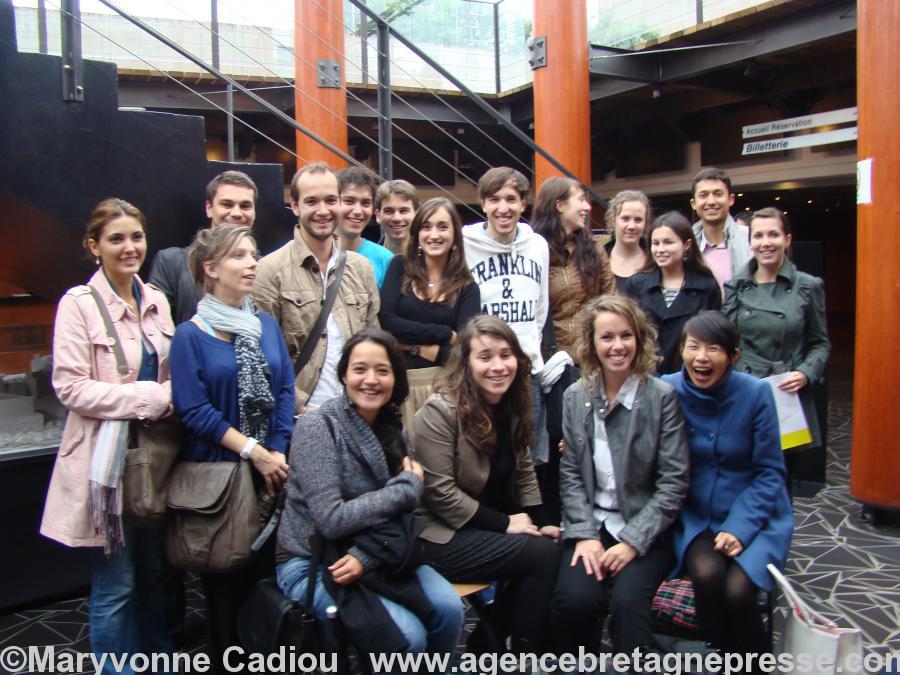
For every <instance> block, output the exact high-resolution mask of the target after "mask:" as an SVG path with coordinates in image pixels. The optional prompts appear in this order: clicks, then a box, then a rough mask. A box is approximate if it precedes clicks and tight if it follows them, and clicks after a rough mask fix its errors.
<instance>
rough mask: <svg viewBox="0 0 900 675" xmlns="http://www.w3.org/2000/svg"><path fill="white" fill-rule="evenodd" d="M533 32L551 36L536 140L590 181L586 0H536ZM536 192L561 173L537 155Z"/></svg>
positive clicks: (537, 84)
mask: <svg viewBox="0 0 900 675" xmlns="http://www.w3.org/2000/svg"><path fill="white" fill-rule="evenodd" d="M534 35H535V36H542V35H545V36H546V37H547V41H546V45H547V65H546V66H543V67H541V68H537V69H535V71H534V140H535V143H537V144H538V145H539V146H541V147H542V148H544V149H545V150H547V152H549V153H550V154H551V155H552V156H553V157H555V158H556V159H557V160H558V161H559V162H560V163H562V164H563V166H565V167H566V168H567V169H569V171H571V172H572V173H573V174H575V176H577V177H578V179H579V180H580V181H581V182H582V183H584V184H585V185H590V184H591V117H590V48H589V45H588V29H587V6H586V3H585V1H584V0H552V1H548V0H534ZM534 167H535V175H534V182H535V190H537V189H539V188H540V186H541V183H543V182H544V181H545V180H546V179H547V178H550V177H551V176H559V175H562V174H561V172H560V171H559V169H557V168H556V167H555V166H553V165H552V164H550V163H549V162H548V161H547V160H546V159H544V158H543V157H542V156H541V155H539V154H535V159H534Z"/></svg>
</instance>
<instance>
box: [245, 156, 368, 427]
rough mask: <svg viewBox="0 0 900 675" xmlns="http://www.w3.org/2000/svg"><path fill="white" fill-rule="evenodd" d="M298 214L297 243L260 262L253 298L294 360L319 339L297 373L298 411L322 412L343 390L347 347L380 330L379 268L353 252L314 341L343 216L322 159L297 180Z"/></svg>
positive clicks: (334, 180)
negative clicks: (340, 368)
mask: <svg viewBox="0 0 900 675" xmlns="http://www.w3.org/2000/svg"><path fill="white" fill-rule="evenodd" d="M291 210H293V212H294V215H296V216H297V221H298V222H297V225H296V227H295V228H294V238H293V240H292V241H289V242H288V243H287V244H285V245H284V246H282V247H281V248H279V249H278V250H277V251H274V252H273V253H270V254H269V255H267V256H266V257H265V258H263V259H262V260H260V262H259V267H258V268H257V270H256V284H255V285H254V287H253V299H254V300H255V301H256V303H257V305H258V306H259V308H260V309H261V310H262V311H264V312H269V313H270V314H272V315H273V316H274V317H275V318H276V319H277V320H278V323H279V324H280V325H281V332H282V334H283V335H284V339H285V342H286V343H287V347H288V352H289V353H290V355H291V358H293V359H296V358H297V355H298V354H299V353H300V351H301V350H302V349H303V345H304V343H305V342H306V340H307V339H308V338H309V339H313V340H317V341H318V344H316V347H315V349H314V350H313V353H312V356H311V357H310V359H309V361H308V362H307V364H306V365H305V366H304V367H303V369H302V370H301V371H300V374H299V375H298V376H297V381H296V384H295V390H296V394H297V412H298V413H299V412H302V411H303V410H304V409H306V408H316V407H318V406H320V405H321V404H322V403H324V402H325V401H327V400H328V399H330V398H332V397H334V396H336V395H338V394H339V393H340V392H341V383H340V382H338V379H337V372H336V369H337V363H338V360H339V359H340V356H341V349H342V348H343V346H344V342H345V341H346V340H348V339H349V338H350V337H351V336H352V335H354V334H355V333H357V332H359V331H360V330H362V329H363V328H366V327H368V326H378V309H379V305H380V299H379V295H378V286H377V284H376V283H375V275H374V273H373V272H372V266H371V265H370V264H369V261H368V260H366V259H365V258H364V257H363V256H361V255H359V254H358V253H354V252H353V251H348V252H347V264H346V268H345V269H344V275H343V278H342V279H341V285H340V287H339V288H338V293H337V297H336V298H335V301H334V306H333V307H332V310H331V314H330V315H329V317H328V321H327V322H326V324H325V330H324V331H323V332H322V334H321V335H314V336H310V334H309V333H310V331H311V330H312V328H313V325H314V324H315V322H316V318H317V317H318V316H319V312H320V311H321V308H322V303H323V301H324V298H325V293H326V291H327V288H328V286H329V284H330V283H331V281H332V280H333V279H334V277H335V268H336V266H337V262H338V253H339V246H338V239H337V237H336V236H335V234H334V232H335V229H336V228H337V226H338V222H339V218H340V199H339V197H338V182H337V178H336V177H335V175H334V172H333V171H332V170H331V169H330V168H329V167H328V165H326V164H323V163H321V162H316V163H313V164H307V165H306V166H305V167H303V168H302V169H300V170H299V171H298V172H297V173H296V174H295V175H294V178H293V180H291Z"/></svg>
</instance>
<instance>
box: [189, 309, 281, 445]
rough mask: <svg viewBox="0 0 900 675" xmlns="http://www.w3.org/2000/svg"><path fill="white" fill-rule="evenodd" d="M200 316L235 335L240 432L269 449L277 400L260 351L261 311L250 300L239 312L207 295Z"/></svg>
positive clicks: (198, 310)
mask: <svg viewBox="0 0 900 675" xmlns="http://www.w3.org/2000/svg"><path fill="white" fill-rule="evenodd" d="M197 314H198V315H199V316H200V318H201V319H203V320H204V321H206V322H207V323H208V324H209V325H210V326H212V327H213V328H215V329H216V330H219V331H222V332H224V333H233V334H234V356H235V360H236V361H237V381H238V383H237V387H238V403H239V408H240V413H241V418H240V432H241V433H242V434H244V435H245V436H248V437H252V438H255V439H256V440H257V441H258V442H259V444H260V445H262V446H265V444H266V440H267V436H268V435H269V416H270V415H271V413H272V410H274V409H275V397H274V396H272V387H271V379H272V378H271V373H270V371H269V363H268V361H266V357H265V355H264V354H263V352H262V349H260V347H259V338H260V337H261V336H262V324H261V323H260V320H259V310H257V309H256V305H255V304H254V303H253V300H251V299H250V297H249V296H247V297H245V298H244V303H243V305H242V306H241V308H240V309H237V308H236V307H231V306H230V305H226V304H225V303H224V302H222V301H221V300H219V299H217V298H216V297H214V296H213V295H211V294H209V293H207V294H206V295H204V296H203V298H202V299H201V300H200V302H199V303H197Z"/></svg>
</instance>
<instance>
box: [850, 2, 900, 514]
mask: <svg viewBox="0 0 900 675" xmlns="http://www.w3.org/2000/svg"><path fill="white" fill-rule="evenodd" d="M891 26H893V28H891ZM898 31H900V3H898V2H885V1H884V0H858V2H857V39H856V45H857V47H856V49H857V105H858V106H859V140H858V141H857V152H858V154H859V159H860V160H867V159H871V160H872V171H871V197H872V199H871V203H870V204H865V203H860V204H859V205H858V206H857V223H858V224H857V249H858V252H857V265H856V269H857V273H856V353H855V359H854V360H855V370H854V375H853V380H854V384H853V453H852V459H851V464H850V492H851V494H852V495H853V496H854V497H855V498H856V499H858V500H860V501H862V502H863V503H866V504H870V505H874V506H881V507H888V508H900V191H898V189H897V177H898V176H900V115H898V108H897V101H898V100H900V86H898V83H897V69H896V67H891V66H889V64H891V63H893V64H895V66H896V64H897V63H898V62H900V42H898V41H897V34H898Z"/></svg>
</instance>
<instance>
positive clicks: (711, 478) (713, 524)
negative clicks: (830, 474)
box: [662, 311, 794, 654]
mask: <svg viewBox="0 0 900 675" xmlns="http://www.w3.org/2000/svg"><path fill="white" fill-rule="evenodd" d="M739 353H740V350H739V349H738V335H737V330H736V329H735V327H734V324H732V323H731V322H730V321H729V320H728V319H726V318H725V317H724V316H722V314H721V313H719V312H716V311H709V312H702V313H700V314H698V315H697V316H695V317H694V318H692V319H690V320H689V321H688V322H687V323H686V324H685V327H684V337H683V339H682V348H681V355H682V358H683V359H684V367H683V368H682V370H681V372H679V373H674V374H672V375H665V376H663V378H662V379H663V380H665V381H666V382H668V383H669V384H671V385H672V386H673V387H674V388H675V391H676V392H677V393H678V398H679V401H680V402H681V408H682V411H683V413H684V417H685V420H686V421H687V425H688V444H689V446H690V452H691V455H690V457H691V474H690V483H689V488H688V496H687V501H686V502H685V503H684V506H683V507H682V509H681V512H680V513H679V515H678V524H677V528H676V531H675V555H676V557H677V560H678V562H677V567H676V570H684V571H685V572H687V574H688V576H689V577H690V578H691V581H692V582H693V585H694V596H695V599H696V604H697V619H698V621H699V623H700V630H701V632H702V633H703V636H704V637H705V639H706V640H708V641H709V642H711V643H712V644H713V646H715V647H717V648H719V649H722V650H724V651H726V652H739V653H742V654H743V653H763V652H767V651H769V648H770V646H769V642H768V638H767V636H766V632H765V629H764V627H763V623H762V619H761V617H760V614H759V609H758V608H757V606H756V596H757V591H758V589H760V588H763V589H766V590H771V589H772V578H771V576H770V575H769V573H768V571H767V570H766V565H767V564H768V563H773V564H774V565H775V566H776V567H778V568H779V569H782V568H783V567H784V563H785V560H786V559H787V555H788V550H789V548H790V544H791V533H792V531H793V527H794V517H793V514H792V512H791V504H790V500H789V499H788V495H787V489H786V487H785V470H784V459H783V457H782V452H781V439H780V435H779V431H778V415H777V413H776V411H775V399H774V398H773V396H772V391H771V389H770V388H769V385H768V384H767V383H766V382H762V381H760V380H758V379H756V378H754V377H752V376H750V375H746V374H744V373H739V372H736V371H735V370H734V369H733V368H732V365H733V364H734V363H735V361H737V359H738V356H739Z"/></svg>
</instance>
